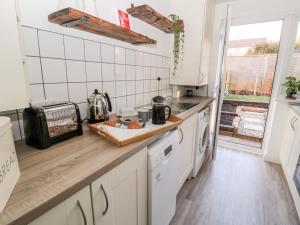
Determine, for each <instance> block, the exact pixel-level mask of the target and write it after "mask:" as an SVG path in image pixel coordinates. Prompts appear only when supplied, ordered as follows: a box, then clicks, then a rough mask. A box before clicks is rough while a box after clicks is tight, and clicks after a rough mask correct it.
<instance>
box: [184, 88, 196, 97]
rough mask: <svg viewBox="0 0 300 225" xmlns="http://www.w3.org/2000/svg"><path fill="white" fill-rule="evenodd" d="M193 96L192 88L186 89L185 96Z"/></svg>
mask: <svg viewBox="0 0 300 225" xmlns="http://www.w3.org/2000/svg"><path fill="white" fill-rule="evenodd" d="M193 96H194V92H193V90H192V89H188V90H186V97H193Z"/></svg>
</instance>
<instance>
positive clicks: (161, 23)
mask: <svg viewBox="0 0 300 225" xmlns="http://www.w3.org/2000/svg"><path fill="white" fill-rule="evenodd" d="M127 12H128V13H129V14H130V15H132V16H133V17H136V18H139V19H140V20H142V21H144V22H146V23H148V24H150V25H152V26H154V27H156V28H158V29H160V30H162V31H164V32H166V33H173V22H172V21H171V20H170V19H168V18H167V17H165V16H163V15H161V14H160V13H159V12H157V11H156V10H155V9H153V8H151V7H150V6H149V5H140V6H136V7H134V6H133V5H132V6H131V8H128V9H127ZM181 24H182V28H183V21H182V20H181Z"/></svg>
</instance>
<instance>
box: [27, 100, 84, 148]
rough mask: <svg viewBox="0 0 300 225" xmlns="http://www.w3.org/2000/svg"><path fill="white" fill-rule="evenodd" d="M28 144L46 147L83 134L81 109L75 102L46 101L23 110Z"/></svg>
mask: <svg viewBox="0 0 300 225" xmlns="http://www.w3.org/2000/svg"><path fill="white" fill-rule="evenodd" d="M23 119H24V131H25V138H26V144H28V145H32V146H34V147H36V148H38V149H45V148H48V147H49V146H51V145H52V144H54V143H57V142H59V141H62V140H66V139H68V138H71V137H73V136H77V135H81V134H82V124H81V118H80V111H79V108H78V106H77V105H76V104H75V103H71V102H53V101H45V102H41V103H38V104H32V105H31V107H29V108H26V109H25V110H24V112H23Z"/></svg>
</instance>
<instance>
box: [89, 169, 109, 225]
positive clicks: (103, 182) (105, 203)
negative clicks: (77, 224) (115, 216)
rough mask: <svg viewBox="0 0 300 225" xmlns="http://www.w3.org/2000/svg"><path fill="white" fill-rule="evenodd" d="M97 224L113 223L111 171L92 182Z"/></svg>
mask: <svg viewBox="0 0 300 225" xmlns="http://www.w3.org/2000/svg"><path fill="white" fill-rule="evenodd" d="M91 191H92V202H93V209H94V221H95V225H112V224H113V222H112V202H111V199H112V196H111V173H110V172H108V173H107V174H105V175H103V176H102V177H100V178H99V179H97V180H96V181H94V182H93V183H92V184H91Z"/></svg>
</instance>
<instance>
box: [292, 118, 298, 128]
mask: <svg viewBox="0 0 300 225" xmlns="http://www.w3.org/2000/svg"><path fill="white" fill-rule="evenodd" d="M297 121H298V119H297V118H295V119H294V122H293V129H294V131H296V128H295V124H296V122H297Z"/></svg>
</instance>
